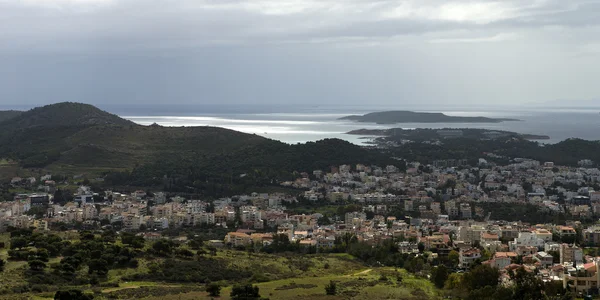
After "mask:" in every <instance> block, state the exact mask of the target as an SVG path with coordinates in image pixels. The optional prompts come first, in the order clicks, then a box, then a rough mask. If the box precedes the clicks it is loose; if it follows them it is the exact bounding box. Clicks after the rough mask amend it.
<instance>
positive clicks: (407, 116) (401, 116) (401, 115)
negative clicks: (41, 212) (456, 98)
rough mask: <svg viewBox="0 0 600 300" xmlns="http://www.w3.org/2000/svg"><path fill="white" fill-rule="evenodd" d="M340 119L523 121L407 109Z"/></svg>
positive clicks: (422, 121) (441, 121)
mask: <svg viewBox="0 0 600 300" xmlns="http://www.w3.org/2000/svg"><path fill="white" fill-rule="evenodd" d="M338 120H350V121H355V122H362V123H377V124H397V123H500V122H506V121H521V120H518V119H508V118H487V117H457V116H448V115H445V114H443V113H429V112H413V111H405V110H396V111H382V112H373V113H368V114H364V115H350V116H345V117H341V118H339V119H338Z"/></svg>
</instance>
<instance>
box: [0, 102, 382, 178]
mask: <svg viewBox="0 0 600 300" xmlns="http://www.w3.org/2000/svg"><path fill="white" fill-rule="evenodd" d="M1 157H7V158H11V159H15V160H18V161H19V162H20V164H21V166H22V167H27V168H32V167H35V168H50V169H60V170H69V172H84V171H87V170H132V169H134V168H138V169H139V168H142V167H143V166H149V167H148V168H147V169H148V170H150V171H151V172H149V173H153V174H152V175H153V176H162V175H164V174H165V173H171V172H176V173H179V174H187V173H191V172H195V171H194V170H201V171H202V172H203V173H211V174H218V173H223V172H233V171H235V172H249V171H252V170H256V169H277V170H285V171H290V172H291V171H294V170H302V171H311V170H312V169H313V168H317V167H321V168H324V167H327V166H329V165H333V164H341V163H361V162H362V163H371V162H375V161H377V162H380V163H382V164H383V163H387V162H389V160H388V159H387V158H386V157H385V156H384V155H382V154H379V153H377V152H374V151H370V150H367V149H363V148H361V147H359V146H356V145H353V144H350V143H347V142H343V141H340V140H325V141H321V142H318V143H308V144H302V145H287V144H284V143H281V142H279V141H274V140H270V139H266V138H263V137H260V136H257V135H251V134H246V133H241V132H237V131H233V130H228V129H223V128H217V127H162V126H157V125H153V126H141V125H138V124H135V123H132V122H130V121H127V120H124V119H121V118H119V117H118V116H115V115H112V114H110V113H107V112H104V111H102V110H99V109H97V108H95V107H93V106H91V105H85V104H78V103H59V104H55V105H49V106H44V107H41V108H36V109H33V110H30V111H28V112H25V113H23V114H22V115H20V116H17V117H15V118H13V119H11V120H8V121H5V122H4V123H2V124H0V158H1ZM186 172H187V173H186Z"/></svg>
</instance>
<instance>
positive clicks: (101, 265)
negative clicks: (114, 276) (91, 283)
mask: <svg viewBox="0 0 600 300" xmlns="http://www.w3.org/2000/svg"><path fill="white" fill-rule="evenodd" d="M88 274H98V275H99V276H106V274H108V262H106V260H104V259H92V260H90V262H89V263H88Z"/></svg>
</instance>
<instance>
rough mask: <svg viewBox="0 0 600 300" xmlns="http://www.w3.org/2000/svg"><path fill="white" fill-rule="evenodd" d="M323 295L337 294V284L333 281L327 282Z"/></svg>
mask: <svg viewBox="0 0 600 300" xmlns="http://www.w3.org/2000/svg"><path fill="white" fill-rule="evenodd" d="M325 294H327V295H330V296H335V294H337V284H336V283H335V281H333V280H331V281H329V284H328V285H326V286H325Z"/></svg>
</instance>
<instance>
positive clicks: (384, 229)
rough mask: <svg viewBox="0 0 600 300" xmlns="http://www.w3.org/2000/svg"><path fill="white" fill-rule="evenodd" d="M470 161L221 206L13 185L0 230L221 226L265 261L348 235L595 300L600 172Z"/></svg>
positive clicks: (310, 180)
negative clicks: (276, 250)
mask: <svg viewBox="0 0 600 300" xmlns="http://www.w3.org/2000/svg"><path fill="white" fill-rule="evenodd" d="M463 163H465V162H464V161H462V160H445V161H436V162H435V163H434V164H432V165H421V164H419V163H416V162H412V163H407V169H406V171H405V172H401V171H399V169H398V168H397V167H395V166H393V165H389V166H385V167H377V166H366V165H361V164H357V165H353V166H351V165H341V166H335V167H331V169H330V170H314V171H313V172H312V173H311V174H309V173H299V174H298V178H297V179H296V180H295V181H287V182H280V183H279V185H280V186H281V187H284V188H288V189H289V190H295V191H297V193H295V194H292V193H281V192H279V193H252V194H249V195H238V196H233V197H229V198H221V199H195V198H187V197H183V196H179V195H167V194H166V193H165V192H159V191H157V192H152V191H143V190H138V191H135V192H133V193H121V192H118V191H112V190H103V191H94V190H93V189H92V188H90V186H89V184H90V180H87V179H83V178H81V176H79V177H75V178H67V177H64V176H62V177H61V178H53V176H52V175H45V176H42V177H41V178H33V177H31V178H18V177H17V178H13V179H12V180H11V182H10V186H11V187H12V188H14V189H18V190H21V191H26V190H30V191H31V192H29V193H25V192H24V193H17V194H16V195H15V196H14V199H13V201H7V202H2V203H0V230H1V231H2V232H6V231H11V230H15V229H28V228H34V229H35V230H36V231H42V232H47V231H60V230H106V229H109V230H117V231H122V232H131V233H135V234H137V235H139V236H141V237H143V238H144V239H145V240H147V241H157V240H160V239H163V238H172V239H179V240H180V241H183V242H186V240H187V237H185V236H175V237H173V236H171V237H167V236H166V235H165V234H164V232H165V231H167V230H173V229H179V228H189V227H201V228H222V229H223V230H224V232H226V234H225V236H223V237H222V238H219V239H212V240H209V241H207V243H210V245H211V246H214V247H217V248H223V247H228V248H234V249H240V250H244V249H248V247H250V248H252V249H256V250H257V251H258V250H259V249H260V248H262V247H268V246H269V245H270V244H271V243H273V240H274V238H277V236H281V235H284V236H286V237H287V239H288V240H289V241H290V242H291V243H295V244H296V245H298V247H299V248H300V249H305V250H304V251H309V252H310V251H312V253H314V252H328V251H331V250H332V249H334V248H335V247H336V243H338V240H339V238H340V237H342V236H344V235H352V236H354V237H355V238H356V239H357V240H358V241H360V242H362V243H366V244H369V245H379V244H382V243H384V242H386V241H388V242H389V241H393V242H394V243H395V244H396V246H397V248H398V251H399V252H400V253H403V254H409V255H419V254H422V253H424V252H427V253H429V255H428V256H427V259H428V260H434V259H435V260H439V261H445V262H449V263H450V266H451V267H452V268H453V269H454V271H457V272H458V271H460V272H462V271H468V270H469V268H471V267H473V266H476V265H482V264H483V265H489V266H492V267H494V268H496V269H498V270H499V271H500V279H499V280H500V282H501V283H504V284H510V281H511V277H510V276H509V271H510V270H515V269H517V268H521V267H524V268H525V269H526V270H529V271H531V272H534V274H536V276H537V277H539V278H540V279H541V280H542V281H544V282H558V283H560V285H562V286H563V287H564V288H565V289H569V290H571V291H573V292H576V293H578V294H579V295H587V294H597V293H598V287H600V272H599V271H600V270H599V269H598V264H599V263H600V257H599V256H598V255H600V253H598V251H597V250H598V248H596V247H598V246H600V226H599V225H597V224H596V220H597V218H598V216H600V186H599V183H600V170H598V169H597V168H593V167H591V166H592V165H593V162H591V161H589V160H582V161H580V166H579V167H577V168H575V167H565V166H557V165H554V164H553V163H552V162H538V161H534V160H529V159H514V160H513V162H512V163H511V164H509V165H506V166H497V165H494V164H493V163H490V162H488V161H487V160H486V159H484V158H481V159H479V164H478V166H476V167H462V165H461V164H463ZM242 176H243V175H242ZM95 180H101V179H95ZM83 181H85V182H83ZM92 181H93V180H92ZM74 182H80V184H79V185H78V187H77V190H76V192H75V193H74V194H73V195H70V194H69V195H63V193H64V192H63V191H61V189H60V187H61V186H64V185H65V184H68V183H74ZM83 183H86V184H88V185H85V184H83ZM501 206H503V207H507V206H509V207H522V206H527V207H532V208H533V209H532V210H531V211H532V212H533V213H532V214H534V213H537V214H540V215H543V218H541V220H542V221H544V220H545V221H546V222H531V221H530V220H528V218H527V217H523V218H520V219H519V220H515V219H514V216H512V218H511V216H507V215H502V211H501V210H500V209H497V208H498V207H501ZM332 208H333V209H332ZM530 217H531V220H540V218H539V216H538V217H537V218H536V216H534V215H531V216H530ZM552 220H559V222H560V223H554V222H553V221H552ZM307 249H308V250H307ZM307 253H308V252H307Z"/></svg>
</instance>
